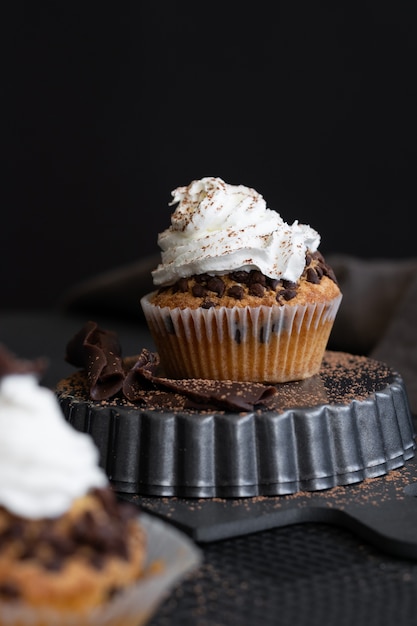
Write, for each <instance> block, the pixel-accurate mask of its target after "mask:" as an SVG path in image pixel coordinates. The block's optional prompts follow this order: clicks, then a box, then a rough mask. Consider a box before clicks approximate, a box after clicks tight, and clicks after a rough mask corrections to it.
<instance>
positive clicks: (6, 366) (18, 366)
mask: <svg viewBox="0 0 417 626" xmlns="http://www.w3.org/2000/svg"><path fill="white" fill-rule="evenodd" d="M47 366H48V361H47V359H45V358H38V359H34V360H33V361H30V360H27V359H19V358H17V357H16V356H15V355H14V354H13V353H12V352H10V350H8V349H7V348H6V347H5V346H3V345H2V344H0V378H2V377H3V376H10V375H12V374H35V375H37V376H38V377H41V376H42V374H43V373H44V372H45V370H46V368H47Z"/></svg>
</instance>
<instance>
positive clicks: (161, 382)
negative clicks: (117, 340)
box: [123, 348, 276, 411]
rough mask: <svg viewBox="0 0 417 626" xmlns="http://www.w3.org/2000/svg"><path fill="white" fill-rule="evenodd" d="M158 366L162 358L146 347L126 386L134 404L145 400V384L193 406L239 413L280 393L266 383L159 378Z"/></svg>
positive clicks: (124, 389) (127, 378)
mask: <svg viewBox="0 0 417 626" xmlns="http://www.w3.org/2000/svg"><path fill="white" fill-rule="evenodd" d="M158 365H159V358H158V356H157V355H155V354H154V353H152V352H150V351H149V350H147V349H146V348H144V349H143V350H142V352H141V353H140V355H139V358H138V360H137V362H136V363H135V365H134V366H133V367H132V368H131V370H130V371H129V373H128V374H127V376H126V379H125V382H124V385H123V393H124V395H125V396H126V397H127V398H128V399H129V400H130V401H132V402H137V401H140V400H141V399H143V395H144V394H143V391H144V386H143V383H144V382H145V383H149V382H150V383H152V384H153V385H155V386H156V387H158V388H162V389H169V390H171V391H174V392H175V393H180V394H182V395H185V396H186V397H187V398H189V399H190V400H191V402H190V406H194V403H196V405H197V406H200V407H202V405H204V408H207V403H209V405H213V406H216V407H218V408H221V409H229V410H230V409H231V410H235V411H236V410H237V411H252V410H254V409H255V408H256V407H258V406H259V405H263V404H264V403H265V402H266V401H267V399H268V398H270V396H272V395H274V394H275V393H276V388H275V387H274V386H272V385H264V384H262V383H247V382H238V381H232V380H204V381H203V380H201V379H198V378H189V379H188V378H183V379H173V378H165V377H163V376H158V375H157V370H158Z"/></svg>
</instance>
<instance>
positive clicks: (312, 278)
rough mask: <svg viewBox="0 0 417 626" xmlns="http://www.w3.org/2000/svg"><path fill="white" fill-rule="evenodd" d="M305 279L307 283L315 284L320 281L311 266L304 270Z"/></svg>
mask: <svg viewBox="0 0 417 626" xmlns="http://www.w3.org/2000/svg"><path fill="white" fill-rule="evenodd" d="M306 280H307V282H308V283H313V284H315V285H317V284H318V283H319V282H320V277H319V276H318V274H317V271H316V270H315V268H313V267H308V268H307V270H306Z"/></svg>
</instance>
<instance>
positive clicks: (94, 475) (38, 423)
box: [0, 373, 108, 519]
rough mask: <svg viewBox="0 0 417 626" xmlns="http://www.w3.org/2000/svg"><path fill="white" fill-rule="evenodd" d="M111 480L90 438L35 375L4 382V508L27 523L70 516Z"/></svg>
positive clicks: (0, 444) (0, 486) (0, 431)
mask: <svg viewBox="0 0 417 626" xmlns="http://www.w3.org/2000/svg"><path fill="white" fill-rule="evenodd" d="M107 483H108V480H107V477H106V475H105V473H104V471H103V470H102V469H101V468H100V467H99V466H98V450H97V448H96V447H95V445H94V443H93V440H92V439H91V437H90V436H89V435H87V434H85V433H81V432H78V431H76V430H75V429H74V428H73V427H72V426H71V425H70V424H69V423H68V422H66V421H65V418H64V417H63V414H62V411H61V408H60V406H59V403H58V400H57V398H56V396H55V394H54V393H53V392H52V391H51V390H50V389H48V388H46V387H42V386H41V385H40V384H39V382H38V379H37V377H36V376H35V375H34V374H32V373H24V374H11V375H7V376H4V378H1V379H0V505H3V506H4V507H5V508H7V509H8V510H9V511H11V512H13V513H15V514H16V515H20V516H22V517H26V518H32V519H40V518H43V517H55V516H58V515H61V514H63V513H65V512H66V511H67V510H68V509H69V508H70V506H71V504H72V502H73V500H75V499H76V498H77V497H80V496H82V495H84V494H85V493H87V492H88V491H89V490H90V489H91V488H94V487H103V486H105V485H107Z"/></svg>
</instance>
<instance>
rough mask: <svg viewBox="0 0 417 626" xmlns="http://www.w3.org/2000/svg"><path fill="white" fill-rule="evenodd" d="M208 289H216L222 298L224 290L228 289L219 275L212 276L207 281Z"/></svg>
mask: <svg viewBox="0 0 417 626" xmlns="http://www.w3.org/2000/svg"><path fill="white" fill-rule="evenodd" d="M207 289H209V290H210V291H214V293H216V294H217V295H218V296H219V298H221V297H222V295H223V294H224V290H225V289H226V285H225V284H224V282H223V281H222V279H221V278H219V277H218V276H212V277H211V278H210V280H208V281H207Z"/></svg>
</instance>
